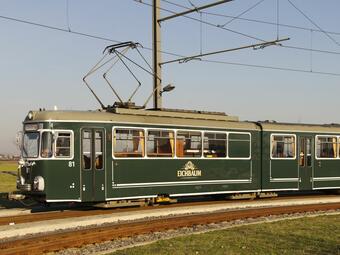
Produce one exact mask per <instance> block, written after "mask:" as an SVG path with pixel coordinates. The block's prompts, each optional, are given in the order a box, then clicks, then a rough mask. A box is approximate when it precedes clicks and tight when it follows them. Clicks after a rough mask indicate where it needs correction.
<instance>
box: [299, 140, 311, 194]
mask: <svg viewBox="0 0 340 255" xmlns="http://www.w3.org/2000/svg"><path fill="white" fill-rule="evenodd" d="M313 140H314V139H313V137H312V136H301V137H299V148H298V150H299V154H298V156H299V176H300V183H299V189H300V190H311V189H312V188H313V159H314V149H313V144H314V142H313Z"/></svg>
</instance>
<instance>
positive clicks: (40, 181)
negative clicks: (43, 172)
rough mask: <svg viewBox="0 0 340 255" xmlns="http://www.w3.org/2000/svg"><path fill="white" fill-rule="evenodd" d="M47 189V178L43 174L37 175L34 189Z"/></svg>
mask: <svg viewBox="0 0 340 255" xmlns="http://www.w3.org/2000/svg"><path fill="white" fill-rule="evenodd" d="M44 189H45V180H44V178H43V177H41V176H36V177H35V178H34V180H33V190H36V191H43V190H44Z"/></svg>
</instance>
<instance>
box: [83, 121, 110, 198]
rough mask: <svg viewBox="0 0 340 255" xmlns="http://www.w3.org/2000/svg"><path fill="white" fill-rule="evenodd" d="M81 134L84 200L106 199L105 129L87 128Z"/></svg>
mask: <svg viewBox="0 0 340 255" xmlns="http://www.w3.org/2000/svg"><path fill="white" fill-rule="evenodd" d="M81 134H82V137H81V162H82V163H81V191H82V201H104V200H105V171H104V166H105V162H104V160H105V150H104V148H105V146H104V145H105V130H104V129H100V128H85V129H82V131H81Z"/></svg>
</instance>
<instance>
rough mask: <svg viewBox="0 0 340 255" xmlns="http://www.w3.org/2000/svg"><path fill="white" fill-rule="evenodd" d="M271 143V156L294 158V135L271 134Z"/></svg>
mask: <svg viewBox="0 0 340 255" xmlns="http://www.w3.org/2000/svg"><path fill="white" fill-rule="evenodd" d="M271 144H272V152H271V153H272V158H295V148H296V141H295V136H293V135H272V141H271Z"/></svg>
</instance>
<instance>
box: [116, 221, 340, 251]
mask: <svg viewBox="0 0 340 255" xmlns="http://www.w3.org/2000/svg"><path fill="white" fill-rule="evenodd" d="M112 254H114V255H127V254H129V255H134V254H136V255H137V254H138V255H143V254H145V255H150V254H161V255H163V254H164V255H170V254H171V255H176V254H181V255H182V254H188V255H191V254H194V255H198V254H204V255H209V254H214V255H215V254H217V255H218V254H230V255H234V254H237V255H239V254H240V255H243V254H244V255H249V254H261V255H262V254H280V255H281V254H301V255H302V254H303V255H305V254H313V255H314V254H335V255H340V215H329V216H317V217H304V218H299V219H291V220H283V221H277V222H268V223H262V224H252V225H244V226H238V227H234V228H231V229H226V230H220V231H213V232H208V233H204V234H195V235H189V236H183V237H177V238H173V239H169V240H161V241H157V242H155V243H152V244H150V245H145V246H139V247H134V248H129V249H126V250H120V251H117V252H114V253H112Z"/></svg>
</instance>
